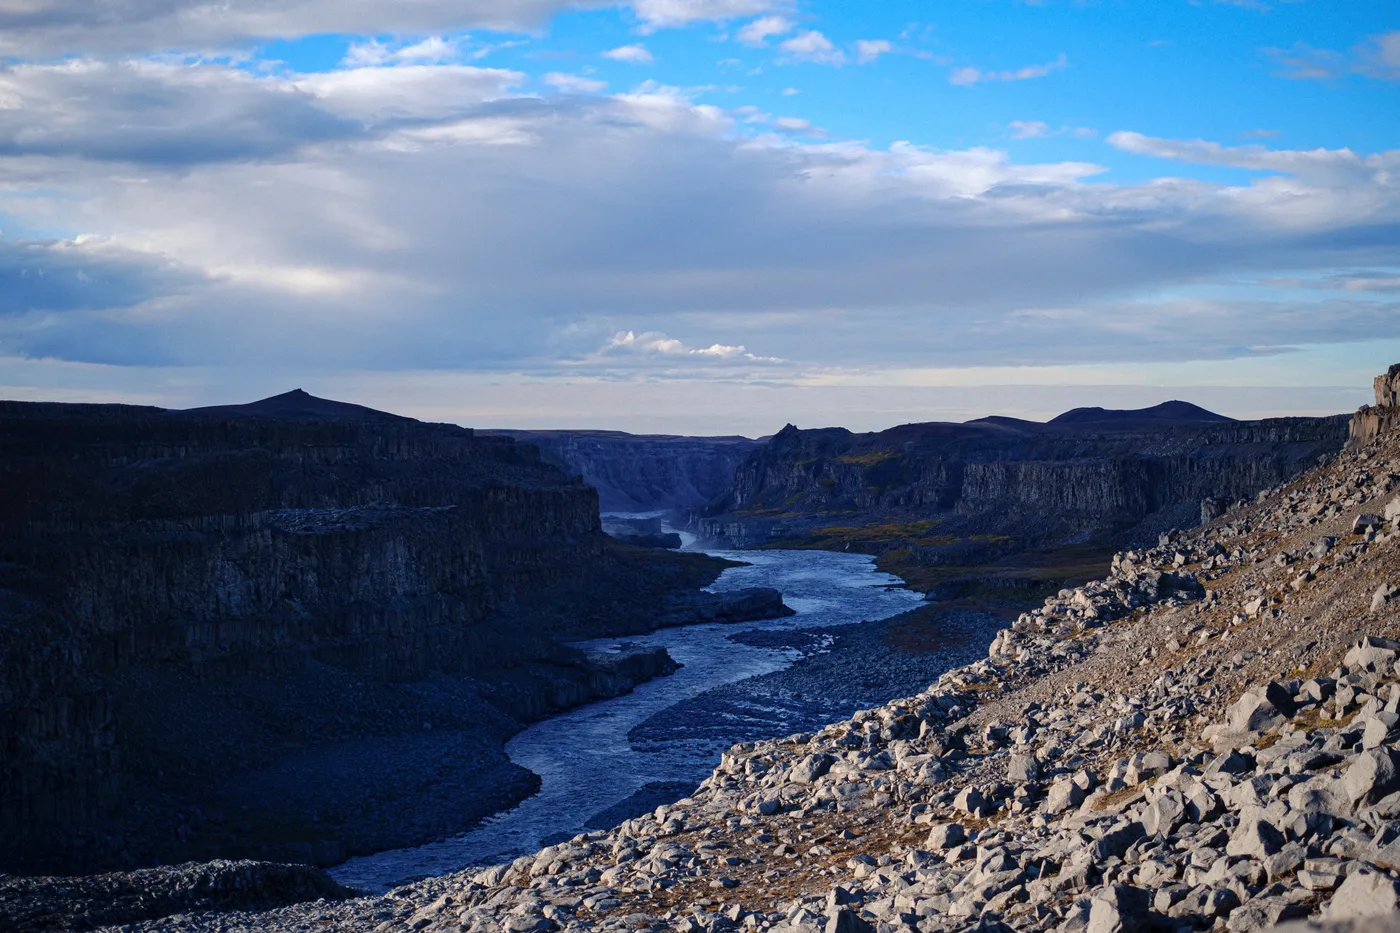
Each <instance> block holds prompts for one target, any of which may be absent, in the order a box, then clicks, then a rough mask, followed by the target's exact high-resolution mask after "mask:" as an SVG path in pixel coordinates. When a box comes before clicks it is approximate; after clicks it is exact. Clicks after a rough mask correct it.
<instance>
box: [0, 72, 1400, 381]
mask: <svg viewBox="0 0 1400 933" xmlns="http://www.w3.org/2000/svg"><path fill="white" fill-rule="evenodd" d="M523 80H524V79H523V76H521V75H519V74H517V73H513V72H506V71H494V70H490V69H473V68H469V67H466V66H461V65H438V66H431V65H411V66H402V67H395V68H382V67H376V68H358V69H352V70H347V71H343V72H332V73H329V74H325V75H304V76H296V75H293V76H277V75H270V76H257V75H255V74H252V73H250V72H247V71H244V70H241V69H238V68H231V67H224V66H218V65H200V66H186V65H172V64H152V63H142V64H139V65H137V64H123V65H113V64H101V63H91V62H65V63H62V64H56V65H44V66H39V65H27V66H12V67H9V68H6V69H3V70H0V99H4V100H6V101H15V102H18V103H17V104H16V105H15V106H13V107H11V108H9V109H7V110H5V111H4V113H5V115H6V118H5V121H4V122H3V123H0V216H3V217H4V218H5V226H6V227H7V228H8V229H11V230H13V229H16V228H18V229H26V228H28V229H36V228H37V229H45V230H54V231H59V232H61V233H63V235H64V236H65V237H66V239H65V240H60V241H58V242H57V243H40V242H35V241H28V242H26V241H15V240H13V239H7V240H3V241H0V283H3V284H4V286H5V287H4V288H0V349H3V351H4V352H5V353H8V354H10V355H12V356H14V355H22V356H29V357H36V358H37V357H51V358H53V359H55V360H67V361H72V362H88V363H91V362H103V363H120V364H123V365H132V366H135V365H160V366H175V365H179V366H188V367H206V368H214V369H217V368H220V367H233V368H240V367H249V366H259V367H281V369H280V370H279V371H286V372H291V371H302V370H304V369H317V368H318V367H319V368H320V369H321V370H330V369H335V370H339V371H347V370H368V369H375V370H402V369H415V370H423V369H441V370H445V371H448V370H463V369H472V370H488V369H489V370H510V371H518V372H529V373H536V374H543V375H548V374H551V373H554V374H558V373H560V372H570V373H579V372H585V373H593V372H613V371H614V369H617V368H619V367H620V369H617V371H620V372H624V373H629V374H638V373H642V374H648V373H652V372H657V371H663V372H664V373H665V374H667V376H666V377H667V378H672V377H674V378H683V377H685V373H687V372H688V371H689V370H690V368H692V367H701V366H703V367H709V368H707V369H705V370H704V371H705V372H708V373H713V372H715V371H716V370H715V369H714V367H717V366H720V365H723V366H724V367H729V369H727V370H726V373H727V375H726V376H725V378H731V376H732V378H734V379H743V378H748V376H747V375H746V373H749V372H750V371H752V373H754V374H756V375H754V376H753V378H762V379H779V378H781V379H787V380H794V381H795V380H803V379H815V378H818V377H820V376H821V375H822V374H824V373H830V372H833V371H843V372H844V371H850V370H860V371H882V370H884V369H887V368H890V367H901V366H902V367H908V366H959V367H976V366H981V365H989V364H996V365H1002V366H1009V365H1032V364H1044V363H1046V362H1048V361H1056V362H1073V361H1082V360H1093V359H1103V358H1116V359H1120V360H1124V361H1132V360H1143V359H1151V358H1157V357H1171V358H1173V359H1182V360H1185V359H1202V358H1213V359H1223V358H1230V357H1249V356H1257V355H1259V354H1260V353H1263V352H1279V350H1278V348H1280V347H1288V346H1291V345H1296V344H1298V343H1300V342H1307V341H1313V342H1337V341H1347V340H1353V341H1355V340H1372V339H1379V338H1383V337H1397V336H1400V333H1397V331H1400V306H1397V303H1396V300H1395V297H1394V292H1393V291H1390V290H1389V280H1391V279H1393V278H1395V276H1396V274H1397V273H1395V272H1394V271H1393V270H1392V267H1393V265H1394V256H1395V255H1396V253H1397V249H1400V243H1398V242H1397V234H1396V230H1397V229H1400V191H1398V190H1397V179H1400V152H1390V153H1373V154H1366V153H1353V152H1350V151H1348V150H1318V151H1312V152H1302V151H1294V150H1271V149H1267V148H1265V147H1263V146H1243V147H1228V146H1222V145H1219V144H1216V143H1212V142H1209V141H1175V140H1163V139H1157V138H1154V137H1149V136H1144V135H1141V134H1136V133H1130V132H1121V133H1117V134H1114V135H1113V137H1111V141H1112V143H1113V145H1115V146H1117V147H1119V148H1120V149H1122V150H1124V151H1128V152H1136V153H1141V154H1144V155H1150V156H1154V157H1159V158H1166V159H1174V160H1179V161H1180V160H1191V161H1202V162H1208V163H1210V164H1221V165H1231V166H1237V167H1244V168H1250V169H1254V170H1257V171H1261V172H1264V173H1265V176H1263V177H1259V178H1257V179H1256V180H1255V181H1253V182H1249V183H1241V184H1236V185H1225V184H1216V183H1207V182H1200V181H1192V180H1184V179H1180V178H1170V177H1167V178H1158V179H1154V180H1152V181H1149V182H1145V183H1141V184H1121V183H1115V182H1113V181H1111V180H1105V179H1104V178H1103V177H1102V176H1101V172H1102V170H1101V168H1100V167H1099V166H1096V165H1093V164H1087V163H1081V162H1044V163H1025V162H1020V161H1017V160H1015V159H1013V158H1012V157H1011V156H1010V155H1009V154H1008V153H1007V152H1005V151H1001V150H997V149H992V148H984V147H978V148H972V149H963V150H951V151H949V150H940V149H933V148H927V147H921V146H916V145H912V144H910V143H899V144H896V145H893V146H890V147H888V148H874V147H871V146H869V145H865V144H861V143H857V142H849V141H838V142H823V143H814V142H812V141H809V140H804V139H802V138H800V137H799V138H794V137H793V136H790V135H788V136H784V135H781V134H779V133H771V134H765V135H764V136H762V137H760V138H757V139H755V138H751V137H750V136H749V135H748V134H746V133H743V132H740V131H739V129H738V127H739V121H740V120H741V119H745V118H746V117H745V116H744V115H743V114H740V113H738V112H735V113H726V112H723V111H719V110H717V109H715V108H713V107H706V106H702V105H697V104H695V103H693V102H692V101H690V100H688V99H687V97H686V95H685V94H684V93H682V92H681V91H678V90H676V89H674V88H666V87H664V86H661V85H658V84H650V83H649V84H644V85H643V86H642V87H640V88H638V89H636V90H635V91H633V92H631V93H628V94H622V95H617V96H613V97H601V96H563V95H549V96H545V97H532V96H523V95H519V94H512V93H511V92H510V87H511V85H513V84H518V83H520V82H521V81H523ZM776 125H777V124H775V126H776ZM128 127H130V129H128ZM425 179H428V180H429V181H428V182H427V183H425ZM80 233H86V234H91V235H92V236H90V237H88V238H85V239H81V240H80V239H78V238H77V237H76V235H77V234H80ZM1319 243H1322V244H1325V248H1321V249H1320V248H1319V246H1318V244H1319ZM1337 268H1345V269H1349V270H1374V271H1371V272H1365V273H1364V274H1362V273H1360V272H1353V273H1348V275H1347V279H1348V280H1355V281H1357V282H1365V284H1364V287H1363V285H1357V286H1355V287H1339V288H1336V289H1332V290H1331V291H1330V292H1324V291H1319V292H1318V294H1317V296H1316V299H1317V300H1316V301H1308V302H1300V301H1297V300H1295V299H1296V297H1297V296H1296V295H1295V294H1293V293H1292V292H1290V293H1289V294H1288V295H1287V296H1286V300H1284V299H1279V300H1273V299H1269V300H1265V299H1264V298H1260V299H1258V300H1255V299H1251V300H1224V299H1218V298H1212V299H1210V300H1205V299H1197V298H1174V299H1172V300H1171V301H1167V300H1165V299H1163V298H1162V297H1161V296H1162V295H1163V294H1164V293H1170V292H1172V291H1173V290H1174V289H1175V290H1181V289H1187V290H1189V289H1192V288H1199V287H1200V286H1201V283H1209V282H1230V281H1235V280H1237V279H1241V278H1247V279H1248V280H1249V281H1250V282H1255V281H1258V280H1259V279H1261V278H1263V277H1265V276H1276V277H1284V276H1287V277H1294V278H1305V277H1308V276H1314V277H1316V276H1322V275H1327V274H1330V273H1331V272H1332V271H1333V270H1335V269H1337ZM25 270H29V271H27V272H26V271H25ZM41 272H42V273H44V274H40V273H41ZM79 272H81V273H82V274H83V276H85V277H86V281H84V280H83V279H82V278H80V277H79V275H78V273H79ZM1365 280H1370V281H1365ZM91 283H99V284H98V285H92V284H91ZM1258 287H1259V288H1265V286H1258ZM1050 312H1055V313H1058V314H1060V315H1061V316H1060V317H1059V318H1055V317H1054V316H1053V315H1052V314H1051V313H1050ZM1064 314H1072V315H1074V322H1075V323H1074V326H1073V327H1065V326H1064V324H1063V321H1064ZM1183 321H1185V322H1187V323H1188V325H1189V326H1183V325H1182V324H1181V322H1183ZM629 331H630V332H631V333H632V334H633V340H632V346H631V347H630V349H629V348H628V347H626V346H623V345H618V346H616V347H611V349H609V350H608V351H607V352H600V349H599V348H600V347H609V346H610V341H611V340H612V339H613V338H614V337H616V336H618V335H619V334H626V333H628V332H629ZM1261 334H1264V335H1267V341H1268V343H1269V344H1270V349H1268V350H1267V351H1266V350H1261V349H1260V348H1259V346H1258V344H1259V343H1260V337H1259V335H1261ZM673 340H674V341H679V349H678V350H677V349H676V348H675V346H674V345H672V344H670V343H667V341H673ZM668 348H670V349H668ZM739 348H746V349H742V350H740V349H739ZM749 353H754V354H755V356H758V355H760V354H762V355H763V356H765V357H766V356H770V355H771V356H775V357H781V358H783V359H784V360H787V361H789V362H785V363H774V362H769V361H766V360H764V361H760V360H755V359H750V357H749V356H748V354H749ZM760 362H762V363H763V365H762V366H761V367H760V366H759V365H758V364H759V363H760ZM651 367H657V369H653V368H651ZM746 367H747V369H746ZM697 371H699V370H697ZM628 378H631V377H630V376H628Z"/></svg>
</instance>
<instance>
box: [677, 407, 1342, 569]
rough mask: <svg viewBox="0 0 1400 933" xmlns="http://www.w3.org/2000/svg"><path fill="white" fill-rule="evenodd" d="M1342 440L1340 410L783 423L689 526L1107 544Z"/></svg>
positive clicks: (1222, 498) (1247, 487)
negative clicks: (860, 425)
mask: <svg viewBox="0 0 1400 933" xmlns="http://www.w3.org/2000/svg"><path fill="white" fill-rule="evenodd" d="M1346 437H1347V419H1346V418H1345V417H1341V416H1338V417H1335V418H1282V419H1271V420H1266V421H1253V422H1236V421H1230V420H1229V419H1226V418H1224V417H1222V416H1220V415H1215V414H1212V413H1210V412H1207V411H1205V410H1204V409H1199V408H1196V407H1195V406H1192V405H1187V404H1186V403H1181V402H1169V403H1166V404H1164V405H1161V406H1157V407H1156V408H1153V409H1145V410H1143V411H1133V412H1114V411H1105V410H1103V409H1078V410H1075V411H1073V412H1067V413H1066V414H1064V415H1061V416H1060V417H1058V418H1056V419H1054V420H1053V421H1051V422H1049V423H1047V424H1040V423H1037V422H1029V421H1020V420H1017V419H1013V418H999V417H997V418H984V419H981V420H979V421H972V422H968V423H966V424H943V423H930V424H910V425H903V426H900V427H897V428H891V429H890V430H888V431H882V432H879V433H877V434H853V433H851V432H849V431H846V430H844V429H841V428H823V429H819V430H798V429H797V428H795V427H793V426H792V425H788V426H787V427H785V428H784V429H783V430H782V431H781V432H779V433H778V434H777V435H775V436H774V437H773V438H772V439H771V440H770V441H769V442H768V443H767V444H765V445H764V446H763V447H760V448H759V449H757V450H755V451H754V452H753V453H752V454H750V455H749V457H748V459H747V460H745V461H744V463H743V465H742V466H741V467H740V469H739V471H738V473H737V474H736V476H735V481H734V485H733V487H732V489H731V490H730V491H729V492H728V493H727V494H726V496H724V497H723V498H722V499H720V500H717V501H716V502H715V503H714V504H713V505H712V506H711V507H709V508H708V509H706V510H705V512H704V514H703V516H702V517H701V519H700V520H699V522H698V527H699V531H700V534H701V537H702V538H705V539H713V540H721V541H723V540H728V541H731V542H734V543H737V544H741V545H754V544H761V543H763V542H764V541H766V540H769V539H771V538H775V537H782V536H784V535H785V534H788V533H791V532H792V531H793V530H794V529H801V528H803V522H804V518H806V517H809V516H823V515H830V516H840V517H841V519H840V523H841V524H850V523H852V521H853V518H852V515H854V516H856V518H855V519H854V520H855V521H859V520H860V519H861V518H862V517H864V518H870V519H871V520H874V517H890V516H894V517H906V518H908V517H917V518H919V519H923V520H935V521H938V522H941V523H942V524H944V525H945V526H946V528H947V530H948V532H949V533H950V534H951V535H955V536H956V535H959V534H967V535H975V534H982V535H987V534H991V535H1011V536H1014V537H1016V538H1018V539H1021V540H1023V541H1031V540H1035V539H1041V540H1051V539H1063V538H1066V537H1072V536H1075V535H1079V536H1081V537H1082V538H1089V539H1092V538H1095V537H1098V538H1102V539H1105V540H1106V541H1108V542H1109V543H1112V542H1113V541H1114V540H1115V539H1114V535H1115V534H1116V533H1118V532H1121V531H1122V530H1123V529H1127V528H1130V527H1133V526H1136V525H1139V524H1141V523H1143V522H1144V521H1145V520H1149V519H1150V518H1151V517H1153V516H1157V515H1163V516H1166V515H1169V514H1170V519H1169V520H1168V521H1167V526H1168V527H1170V526H1173V525H1177V524H1180V523H1182V521H1184V523H1185V524H1194V522H1195V521H1196V516H1197V515H1198V514H1199V513H1200V512H1201V508H1202V507H1201V503H1202V502H1203V501H1206V500H1214V501H1215V502H1217V503H1218V502H1232V501H1235V500H1239V499H1244V498H1248V497H1251V496H1253V495H1254V494H1255V493H1256V492H1258V491H1259V490H1261V489H1264V488H1267V487H1269V486H1272V485H1274V484H1276V483H1278V482H1280V481H1282V480H1284V479H1286V478H1288V477H1290V476H1294V475H1296V474H1297V473H1298V472H1300V471H1302V470H1304V469H1307V468H1308V467H1310V466H1313V465H1314V464H1315V462H1316V460H1317V458H1318V457H1319V456H1321V455H1324V454H1330V453H1333V452H1335V451H1336V450H1338V449H1340V447H1341V446H1342V444H1343V443H1344V441H1345V440H1346ZM1175 512H1181V515H1180V516H1176V515H1175ZM1211 514H1218V508H1217V509H1216V510H1215V511H1212V512H1211ZM834 520H835V519H833V521H834ZM1153 537H1154V538H1155V534H1154V535H1153Z"/></svg>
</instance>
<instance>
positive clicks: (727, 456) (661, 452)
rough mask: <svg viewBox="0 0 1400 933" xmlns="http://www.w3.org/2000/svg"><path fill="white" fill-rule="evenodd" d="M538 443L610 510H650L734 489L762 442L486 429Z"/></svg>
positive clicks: (703, 500)
mask: <svg viewBox="0 0 1400 933" xmlns="http://www.w3.org/2000/svg"><path fill="white" fill-rule="evenodd" d="M482 433H483V434H498V435H507V436H510V437H514V438H518V439H519V440H522V441H526V442H529V443H531V444H535V445H537V446H538V447H539V448H540V450H541V451H543V452H544V454H545V456H546V457H547V458H549V459H551V460H552V461H554V462H557V463H559V464H561V465H563V466H565V467H566V468H567V469H568V470H569V472H571V473H574V474H577V475H581V476H582V477H583V481H584V482H585V483H587V484H588V485H590V486H592V487H594V488H595V489H597V490H598V503H599V506H600V507H601V508H602V509H603V510H604V511H609V512H650V511H655V510H659V509H686V508H694V507H696V506H701V505H704V504H705V503H707V502H709V501H710V500H711V499H714V498H715V497H716V496H718V495H720V494H721V493H723V492H724V491H725V490H726V489H728V488H729V484H730V482H731V481H732V480H733V478H734V471H735V469H736V468H737V467H738V466H739V464H740V463H742V462H743V460H744V458H745V457H746V456H748V454H749V452H750V451H751V450H753V449H754V448H755V447H757V446H758V443H759V442H758V441H753V440H749V439H748V438H746V437H681V436H676V435H670V434H626V433H623V432H622V431H483V432H482Z"/></svg>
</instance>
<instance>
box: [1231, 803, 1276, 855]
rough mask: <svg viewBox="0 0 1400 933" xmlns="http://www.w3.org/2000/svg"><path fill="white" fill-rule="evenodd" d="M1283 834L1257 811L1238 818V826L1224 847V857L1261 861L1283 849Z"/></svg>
mask: <svg viewBox="0 0 1400 933" xmlns="http://www.w3.org/2000/svg"><path fill="white" fill-rule="evenodd" d="M1284 841H1285V840H1284V838H1283V833H1281V832H1279V831H1278V829H1277V828H1275V827H1274V825H1273V824H1272V823H1270V822H1269V821H1268V820H1267V819H1265V818H1264V816H1263V814H1262V812H1261V811H1259V810H1254V811H1252V812H1250V813H1247V814H1245V815H1242V816H1241V817H1240V825H1239V826H1238V827H1236V829H1235V831H1234V833H1233V834H1232V835H1231V836H1230V842H1229V843H1228V844H1227V845H1226V846H1225V854H1226V855H1245V856H1248V857H1250V858H1253V859H1259V860H1260V861H1263V860H1264V859H1266V858H1268V857H1269V856H1271V855H1273V854H1275V853H1276V852H1278V851H1279V850H1280V849H1282V848H1283V844H1284Z"/></svg>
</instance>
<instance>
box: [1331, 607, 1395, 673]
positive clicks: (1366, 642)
mask: <svg viewBox="0 0 1400 933" xmlns="http://www.w3.org/2000/svg"><path fill="white" fill-rule="evenodd" d="M1384 588H1385V587H1382V589H1384ZM1372 608H1375V607H1374V606H1373V607H1372ZM1396 658H1400V641H1391V640H1390V639H1389V638H1372V637H1370V636H1367V637H1366V638H1363V639H1361V640H1360V641H1358V642H1357V643H1356V644H1355V645H1352V646H1351V648H1350V650H1348V651H1347V653H1346V656H1345V657H1344V658H1342V664H1343V665H1345V666H1346V667H1349V668H1363V669H1365V670H1368V671H1381V670H1389V669H1390V667H1391V665H1393V664H1394V663H1395V659H1396Z"/></svg>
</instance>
